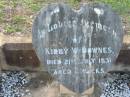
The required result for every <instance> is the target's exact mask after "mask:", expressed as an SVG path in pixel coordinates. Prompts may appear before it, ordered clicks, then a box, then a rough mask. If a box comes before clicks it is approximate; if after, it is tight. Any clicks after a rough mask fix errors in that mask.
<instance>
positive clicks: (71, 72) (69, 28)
mask: <svg viewBox="0 0 130 97" xmlns="http://www.w3.org/2000/svg"><path fill="white" fill-rule="evenodd" d="M32 32H33V46H34V48H35V50H36V53H37V55H38V57H39V59H40V61H41V62H42V64H44V65H45V67H46V69H47V70H48V72H49V73H50V74H51V75H52V76H53V77H55V78H56V79H57V80H58V81H59V82H61V83H62V84H63V85H65V86H66V87H67V88H69V89H71V90H73V91H75V92H78V93H82V92H83V91H84V90H85V89H88V88H89V87H90V86H91V85H92V84H93V83H94V82H96V81H98V80H99V79H100V78H102V77H103V75H104V74H105V73H106V72H107V71H109V70H110V69H111V67H112V64H113V63H114V61H115V60H116V58H117V56H118V54H119V51H120V49H121V46H122V40H123V29H122V25H121V20H120V17H119V16H118V15H117V14H116V13H115V12H113V11H112V10H111V8H110V7H109V6H108V5H104V4H88V5H87V4H83V5H82V6H81V7H80V9H79V10H74V9H72V8H71V7H69V6H68V5H66V4H51V5H48V7H46V8H45V9H42V10H41V11H40V13H39V14H38V15H37V17H36V19H35V21H34V24H33V30H32Z"/></svg>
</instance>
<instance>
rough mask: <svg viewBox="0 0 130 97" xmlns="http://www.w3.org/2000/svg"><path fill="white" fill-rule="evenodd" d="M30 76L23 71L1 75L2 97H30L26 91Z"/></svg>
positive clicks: (28, 91) (0, 92)
mask: <svg viewBox="0 0 130 97" xmlns="http://www.w3.org/2000/svg"><path fill="white" fill-rule="evenodd" d="M29 81H30V78H29V75H28V74H27V73H25V72H23V71H8V72H4V73H1V74H0V97H22V96H25V95H30V90H28V89H26V86H27V84H28V83H29Z"/></svg>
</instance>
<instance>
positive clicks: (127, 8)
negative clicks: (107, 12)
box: [96, 0, 130, 14]
mask: <svg viewBox="0 0 130 97" xmlns="http://www.w3.org/2000/svg"><path fill="white" fill-rule="evenodd" d="M96 1H97V2H103V3H105V4H109V5H111V6H112V8H113V9H114V10H115V11H117V12H118V13H119V14H128V13H129V12H130V0H96Z"/></svg>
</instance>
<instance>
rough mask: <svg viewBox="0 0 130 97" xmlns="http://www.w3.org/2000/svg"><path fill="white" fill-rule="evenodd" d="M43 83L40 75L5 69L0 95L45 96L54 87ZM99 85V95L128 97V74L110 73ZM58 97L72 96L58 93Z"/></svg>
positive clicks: (18, 96) (129, 87)
mask: <svg viewBox="0 0 130 97" xmlns="http://www.w3.org/2000/svg"><path fill="white" fill-rule="evenodd" d="M41 82H42V83H41ZM40 83H41V84H40ZM43 84H44V86H45V83H44V82H43V81H42V80H41V77H40V78H35V77H34V78H31V76H30V74H29V73H26V72H23V71H6V72H3V73H1V74H0V97H37V95H42V96H40V97H48V96H45V94H46V90H47V91H49V92H47V94H46V95H49V94H52V92H55V91H54V90H55V88H52V86H51V84H50V85H48V86H45V87H44V86H43ZM99 86H100V90H101V95H100V97H130V74H125V73H112V74H110V75H108V76H106V77H105V78H104V79H103V80H102V81H101V82H99ZM29 87H31V88H32V87H33V91H35V92H36V93H34V94H35V95H32V90H31V89H30V88H29ZM38 87H41V88H38ZM49 87H50V88H49ZM37 88H38V89H39V90H37ZM48 89H49V90H48ZM54 94H55V93H54ZM56 97H57V96H56ZM58 97H72V96H71V95H70V96H69V95H67V96H61V95H59V96H58ZM73 97H77V96H73ZM80 97H87V96H80ZM89 97H96V96H89Z"/></svg>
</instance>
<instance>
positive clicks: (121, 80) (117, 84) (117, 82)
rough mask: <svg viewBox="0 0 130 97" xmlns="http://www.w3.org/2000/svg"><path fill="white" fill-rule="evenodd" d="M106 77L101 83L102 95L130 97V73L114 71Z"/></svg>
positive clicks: (105, 96)
mask: <svg viewBox="0 0 130 97" xmlns="http://www.w3.org/2000/svg"><path fill="white" fill-rule="evenodd" d="M106 79H107V80H104V81H103V82H102V83H100V86H103V87H102V94H101V96H100V97H130V74H125V73H113V74H112V75H110V76H108V77H107V78H106Z"/></svg>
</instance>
